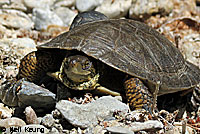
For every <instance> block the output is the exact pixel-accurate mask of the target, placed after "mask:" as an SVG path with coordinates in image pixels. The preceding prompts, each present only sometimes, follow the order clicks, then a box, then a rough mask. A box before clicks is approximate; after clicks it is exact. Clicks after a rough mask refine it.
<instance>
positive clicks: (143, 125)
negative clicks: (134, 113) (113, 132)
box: [129, 120, 164, 132]
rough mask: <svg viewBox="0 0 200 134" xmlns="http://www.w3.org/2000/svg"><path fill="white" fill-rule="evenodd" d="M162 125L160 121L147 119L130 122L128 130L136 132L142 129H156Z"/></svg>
mask: <svg viewBox="0 0 200 134" xmlns="http://www.w3.org/2000/svg"><path fill="white" fill-rule="evenodd" d="M163 127H164V125H163V124H162V122H160V121H157V120H148V121H145V122H132V123H130V127H129V128H130V130H131V131H133V132H138V131H142V130H148V131H158V130H160V129H162V128H163Z"/></svg>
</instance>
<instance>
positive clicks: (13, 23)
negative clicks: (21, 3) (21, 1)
mask: <svg viewBox="0 0 200 134" xmlns="http://www.w3.org/2000/svg"><path fill="white" fill-rule="evenodd" d="M0 24H2V25H3V26H6V27H9V28H23V29H31V28H32V27H33V22H32V20H31V19H30V18H29V17H28V16H27V15H26V14H25V13H23V12H21V11H17V10H9V9H1V10H0Z"/></svg>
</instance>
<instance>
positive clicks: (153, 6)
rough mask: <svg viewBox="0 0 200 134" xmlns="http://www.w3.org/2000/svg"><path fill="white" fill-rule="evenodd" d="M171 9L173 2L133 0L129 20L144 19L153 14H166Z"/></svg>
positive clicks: (169, 0) (167, 0) (164, 0)
mask: <svg viewBox="0 0 200 134" xmlns="http://www.w3.org/2000/svg"><path fill="white" fill-rule="evenodd" d="M172 9H173V0H142V1H141V0H133V1H132V5H131V8H130V10H129V17H130V18H146V17H149V16H151V15H152V14H153V13H159V14H168V13H170V12H171V11H172Z"/></svg>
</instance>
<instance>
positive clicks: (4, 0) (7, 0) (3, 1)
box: [0, 0, 10, 6]
mask: <svg viewBox="0 0 200 134" xmlns="http://www.w3.org/2000/svg"><path fill="white" fill-rule="evenodd" d="M9 3H10V0H0V6H2V5H4V4H9Z"/></svg>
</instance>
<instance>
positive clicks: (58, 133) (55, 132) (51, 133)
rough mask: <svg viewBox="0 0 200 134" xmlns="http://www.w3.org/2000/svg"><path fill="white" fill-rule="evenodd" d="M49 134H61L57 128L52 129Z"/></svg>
mask: <svg viewBox="0 0 200 134" xmlns="http://www.w3.org/2000/svg"><path fill="white" fill-rule="evenodd" d="M49 134H60V132H59V131H58V129H56V128H55V127H53V128H51V130H50V132H49Z"/></svg>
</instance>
